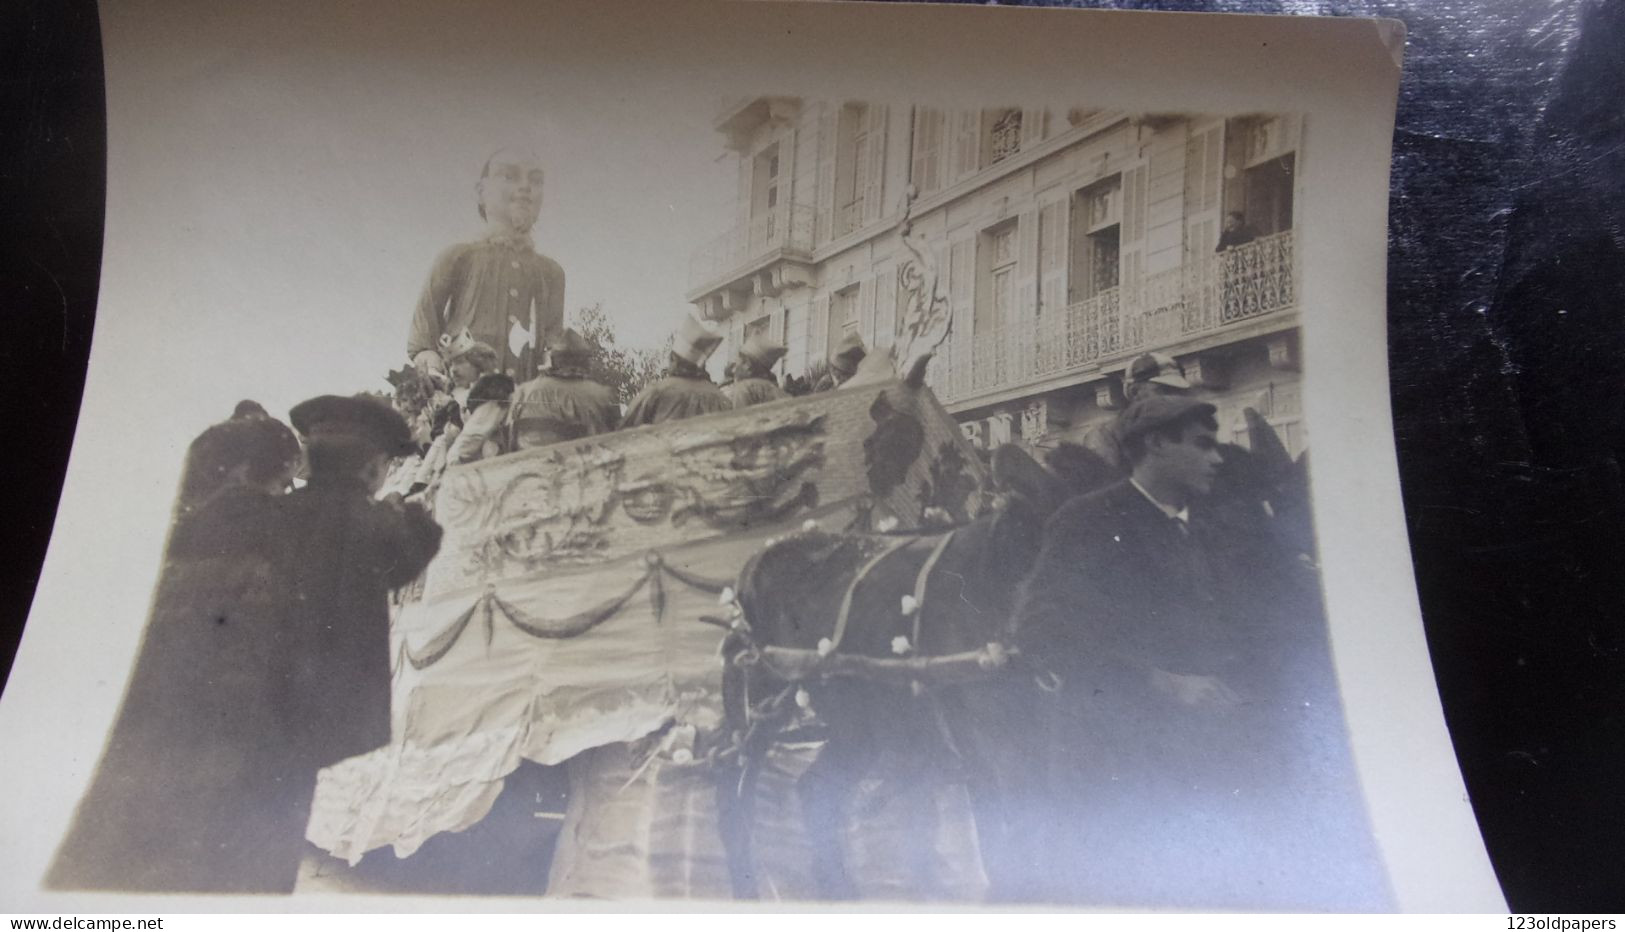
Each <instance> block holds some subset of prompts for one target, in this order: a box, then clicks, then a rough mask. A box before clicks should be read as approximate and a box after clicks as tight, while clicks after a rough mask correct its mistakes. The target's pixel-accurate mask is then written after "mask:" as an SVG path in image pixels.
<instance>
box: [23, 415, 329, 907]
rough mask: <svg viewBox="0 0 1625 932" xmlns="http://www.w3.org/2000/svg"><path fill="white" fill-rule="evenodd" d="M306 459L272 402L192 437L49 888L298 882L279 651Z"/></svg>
mask: <svg viewBox="0 0 1625 932" xmlns="http://www.w3.org/2000/svg"><path fill="white" fill-rule="evenodd" d="M256 407H257V406H256ZM299 458H300V451H299V443H298V441H297V440H296V439H295V438H294V435H293V432H292V431H290V430H289V429H288V428H287V427H286V426H285V425H283V424H282V423H281V422H280V421H276V420H273V419H271V418H270V417H269V416H264V414H263V409H260V414H258V415H251V416H248V417H244V418H238V419H234V420H230V421H226V422H224V423H221V424H216V425H215V426H213V427H211V428H209V429H208V430H207V431H205V432H204V433H203V435H202V436H200V437H199V438H198V439H197V440H196V441H194V442H193V444H192V446H191V449H190V450H189V451H188V456H187V469H186V476H185V478H184V480H183V482H182V486H181V494H180V497H179V502H178V504H177V512H178V517H177V520H176V523H175V527H174V530H173V532H172V534H171V536H170V541H169V547H168V552H167V554H166V558H165V562H164V569H163V575H162V576H161V577H160V579H159V582H158V588H157V592H156V594H155V596H154V599H153V608H152V614H151V617H150V618H149V620H148V622H147V627H146V630H145V632H144V633H143V636H142V641H141V648H140V651H139V652H138V654H137V656H136V662H135V668H134V672H133V673H132V675H131V678H130V684H129V686H128V688H127V689H126V690H125V693H124V701H123V704H122V706H121V708H120V709H119V715H118V719H117V720H116V721H115V723H114V726H113V729H112V731H111V733H110V735H109V738H108V742H107V747H106V749H105V750H104V751H103V754H102V759H101V762H100V764H99V766H98V767H97V768H96V774H95V778H94V780H93V781H92V783H91V785H90V788H89V790H88V791H87V792H86V793H85V796H84V799H83V800H82V801H81V802H80V804H79V810H78V813H77V814H76V817H75V819H74V823H73V826H72V828H71V829H70V831H69V832H68V835H67V837H66V838H65V839H64V841H63V843H62V847H61V848H60V849H59V851H58V852H57V857H56V861H55V863H54V864H53V865H52V868H51V871H50V874H49V875H48V876H47V878H46V882H47V884H48V885H49V886H52V887H56V888H65V889H95V890H108V889H111V890H132V891H142V892H157V891H185V892H220V893H225V892H244V893H246V892H278V891H285V890H289V889H291V888H292V886H293V880H294V874H295V870H296V868H297V865H298V858H299V853H300V844H301V843H302V839H303V826H302V825H298V826H294V827H292V828H290V827H289V825H288V823H289V818H288V815H287V813H288V812H290V811H296V810H297V808H298V806H299V805H300V801H299V800H298V798H297V797H298V795H299V793H298V791H297V789H296V788H294V787H293V783H292V782H290V781H289V780H288V779H285V778H286V777H288V772H287V766H288V764H287V761H288V759H289V757H290V754H289V750H288V748H289V745H288V742H287V740H285V739H286V736H287V735H288V734H289V730H288V729H289V727H290V721H289V719H288V717H287V714H286V713H287V707H286V704H285V703H283V702H281V701H279V699H278V697H279V695H280V694H281V692H280V691H281V689H282V684H283V682H284V676H283V674H284V673H285V671H284V670H283V669H282V668H280V667H279V666H278V665H276V664H275V662H274V661H273V658H274V657H275V656H276V655H277V653H278V651H279V649H280V648H281V645H282V643H283V640H284V638H285V637H286V634H287V631H286V627H285V625H284V612H283V607H284V605H285V590H286V585H285V577H284V576H283V574H282V573H280V572H279V571H278V569H277V566H278V564H277V561H276V553H277V550H278V547H279V544H280V538H281V533H280V530H281V528H282V526H283V525H282V523H281V521H280V520H279V516H280V503H281V502H282V501H283V500H284V499H285V498H286V496H285V495H284V494H283V493H284V492H286V491H287V488H288V485H289V483H290V482H291V480H292V478H293V474H294V470H295V467H296V466H297V464H298V463H299ZM305 804H306V805H308V800H306V801H305Z"/></svg>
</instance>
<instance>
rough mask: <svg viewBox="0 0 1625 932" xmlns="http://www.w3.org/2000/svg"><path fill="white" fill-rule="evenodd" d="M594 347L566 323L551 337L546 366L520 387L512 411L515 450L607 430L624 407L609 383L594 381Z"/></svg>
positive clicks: (611, 427)
mask: <svg viewBox="0 0 1625 932" xmlns="http://www.w3.org/2000/svg"><path fill="white" fill-rule="evenodd" d="M591 371H592V347H590V346H588V344H587V341H586V340H585V339H583V338H582V336H581V334H579V333H577V332H576V331H575V330H573V329H569V328H566V329H564V330H560V331H557V332H555V333H553V334H551V335H550V336H549V337H548V341H547V368H546V370H544V371H543V372H542V374H541V375H538V376H537V377H536V378H534V379H531V380H530V381H529V382H526V383H525V384H523V385H521V386H519V389H518V391H516V392H515V393H514V397H513V407H512V409H511V410H510V412H509V421H510V423H511V425H512V434H513V447H514V449H519V450H523V449H528V448H530V447H545V446H547V445H548V444H550V443H562V442H564V441H566V440H579V439H581V438H582V437H591V436H593V435H595V434H603V433H608V432H609V431H612V430H614V429H615V428H616V427H618V426H619V425H620V420H621V410H620V406H619V405H618V404H616V402H615V393H614V392H613V391H612V390H610V388H609V386H607V385H602V384H599V383H598V382H595V381H593V379H592V376H591Z"/></svg>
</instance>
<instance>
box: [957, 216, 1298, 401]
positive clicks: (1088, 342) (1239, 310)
mask: <svg viewBox="0 0 1625 932" xmlns="http://www.w3.org/2000/svg"><path fill="white" fill-rule="evenodd" d="M1292 245H1293V244H1292V231H1291V230H1287V231H1284V232H1281V233H1276V234H1273V235H1270V236H1265V237H1260V238H1258V239H1256V240H1254V241H1253V242H1251V243H1248V244H1246V245H1243V246H1238V247H1235V248H1233V249H1229V250H1226V251H1224V252H1221V253H1216V254H1213V255H1209V256H1205V257H1203V259H1202V260H1201V261H1200V262H1197V263H1192V265H1191V266H1189V267H1185V268H1178V269H1172V270H1170V271H1167V272H1163V273H1159V274H1156V275H1151V276H1147V277H1146V278H1144V279H1142V280H1140V281H1139V282H1137V283H1131V284H1130V285H1129V286H1127V287H1123V288H1112V289H1110V290H1107V291H1103V292H1101V293H1099V294H1097V295H1095V296H1093V297H1091V298H1088V299H1087V300H1084V301H1079V302H1076V303H1074V304H1072V305H1070V306H1068V307H1066V308H1065V309H1057V311H1056V312H1054V313H1046V314H1043V315H1040V316H1036V317H1034V318H1031V319H1029V320H1025V321H1019V322H1015V323H1010V324H1006V325H1004V326H1000V327H994V328H990V329H988V330H986V331H984V332H981V333H974V334H963V333H954V334H951V335H950V336H949V338H948V341H947V343H946V344H945V345H944V346H943V347H942V350H941V351H940V352H939V354H938V357H937V359H936V361H935V362H933V363H932V365H931V368H930V370H928V372H929V374H928V378H927V381H928V383H929V384H930V385H931V387H932V389H933V390H934V391H935V392H936V394H937V397H938V398H940V399H942V400H943V401H944V402H954V401H962V400H965V399H968V398H975V397H977V396H980V395H986V394H991V393H993V392H998V391H1005V390H1009V389H1013V388H1019V387H1021V386H1023V385H1028V384H1032V383H1034V382H1039V381H1043V380H1044V379H1047V378H1050V377H1053V376H1058V375H1063V374H1065V373H1068V372H1074V371H1082V370H1086V369H1090V368H1096V367H1099V366H1102V365H1105V364H1107V363H1110V362H1112V361H1114V360H1120V359H1122V358H1124V357H1127V356H1130V355H1133V354H1136V353H1143V352H1147V351H1150V350H1162V349H1168V348H1172V347H1177V345H1178V344H1179V343H1181V342H1183V341H1185V340H1187V339H1189V338H1191V337H1194V336H1197V335H1200V334H1204V333H1209V332H1212V331H1216V330H1220V329H1222V328H1224V327H1228V326H1232V325H1235V324H1239V323H1242V322H1245V321H1248V320H1252V319H1254V318H1258V317H1262V316H1264V315H1267V314H1272V313H1276V312H1278V311H1282V310H1286V309H1290V308H1292V307H1294V306H1295V305H1296V303H1297V278H1296V275H1297V271H1296V264H1295V262H1294V259H1293V248H1292Z"/></svg>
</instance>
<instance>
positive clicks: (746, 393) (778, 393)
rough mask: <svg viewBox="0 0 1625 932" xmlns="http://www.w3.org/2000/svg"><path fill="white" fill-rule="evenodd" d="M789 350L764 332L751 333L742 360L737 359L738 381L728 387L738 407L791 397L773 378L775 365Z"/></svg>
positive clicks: (730, 395) (729, 394)
mask: <svg viewBox="0 0 1625 932" xmlns="http://www.w3.org/2000/svg"><path fill="white" fill-rule="evenodd" d="M786 352H787V350H786V349H785V347H784V344H782V343H776V342H774V341H773V340H770V339H768V338H767V337H766V336H765V335H764V334H761V333H753V334H751V335H750V339H748V340H746V341H745V345H744V346H741V347H740V348H739V359H738V360H737V361H735V362H734V382H733V384H732V385H730V386H728V397H730V398H732V399H733V403H734V407H736V408H746V407H749V406H751V405H759V404H763V403H765V402H769V401H778V400H779V399H780V398H788V397H789V396H788V395H786V394H785V393H784V389H782V388H780V387H779V383H778V382H777V381H775V380H774V378H773V364H774V363H776V362H778V361H779V358H780V357H782V356H783V355H784V354H785V353H786Z"/></svg>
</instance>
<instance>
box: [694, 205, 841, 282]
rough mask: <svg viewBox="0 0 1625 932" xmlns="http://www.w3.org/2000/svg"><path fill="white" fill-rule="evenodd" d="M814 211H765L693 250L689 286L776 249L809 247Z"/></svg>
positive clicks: (809, 249) (808, 249)
mask: <svg viewBox="0 0 1625 932" xmlns="http://www.w3.org/2000/svg"><path fill="white" fill-rule="evenodd" d="M813 219H814V211H813V209H812V208H810V207H797V206H794V205H790V206H780V207H776V208H774V209H772V210H767V211H764V212H762V213H759V214H757V215H756V216H754V217H752V218H751V219H750V222H749V223H748V224H745V225H743V226H738V227H735V228H734V229H732V230H729V231H728V232H726V233H724V234H722V235H721V236H718V237H716V238H715V239H713V240H711V241H710V242H708V243H706V244H705V245H704V246H701V247H700V248H699V249H697V250H695V252H694V254H693V255H692V256H690V257H689V263H688V284H689V287H690V288H697V287H699V286H701V285H705V284H709V283H711V282H715V281H717V280H719V279H721V278H723V277H724V276H726V275H728V274H729V273H731V272H734V271H735V270H739V269H743V268H745V267H747V266H749V265H751V264H752V263H754V262H757V261H759V260H762V259H765V258H767V257H768V256H770V255H773V254H774V253H775V252H777V251H779V250H799V251H802V252H806V253H811V252H812V249H813Z"/></svg>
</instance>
